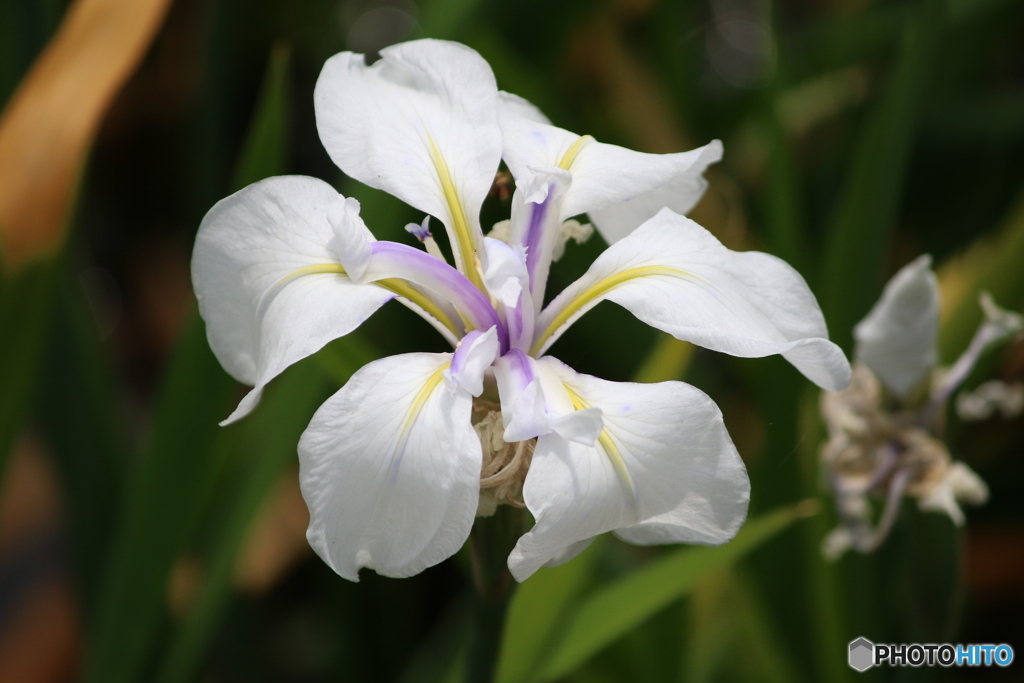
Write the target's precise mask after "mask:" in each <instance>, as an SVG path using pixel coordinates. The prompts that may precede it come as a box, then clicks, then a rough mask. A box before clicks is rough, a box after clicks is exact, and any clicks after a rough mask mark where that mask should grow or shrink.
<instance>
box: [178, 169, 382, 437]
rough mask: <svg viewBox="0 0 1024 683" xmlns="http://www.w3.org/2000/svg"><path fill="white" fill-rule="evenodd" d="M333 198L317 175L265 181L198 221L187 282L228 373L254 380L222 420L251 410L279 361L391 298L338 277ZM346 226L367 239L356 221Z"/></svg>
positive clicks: (311, 349)
mask: <svg viewBox="0 0 1024 683" xmlns="http://www.w3.org/2000/svg"><path fill="white" fill-rule="evenodd" d="M338 198H339V195H338V193H337V192H336V191H335V190H334V189H333V188H332V187H331V186H330V185H328V184H327V183H325V182H322V181H320V180H316V179H314V178H306V177H300V176H286V177H279V178H269V179H267V180H263V181H261V182H258V183H256V184H254V185H250V186H249V187H247V188H245V189H244V190H241V191H239V192H236V193H235V194H233V195H231V196H230V197H227V198H225V199H223V200H221V201H220V202H218V203H217V204H216V205H215V206H214V207H213V208H212V209H210V211H209V213H207V214H206V217H205V218H203V222H202V224H201V225H200V227H199V233H198V234H197V236H196V244H195V249H194V251H193V253H192V284H193V286H194V287H195V292H196V298H197V299H198V300H199V312H200V313H201V314H202V316H203V320H204V321H206V333H207V337H208V338H209V340H210V348H212V349H213V352H214V354H215V355H216V356H217V359H218V360H219V361H220V363H221V365H223V366H224V369H225V370H227V371H228V372H229V373H230V374H231V375H232V376H233V377H234V378H235V379H237V380H238V381H240V382H244V383H245V384H251V385H255V388H254V389H253V390H252V392H250V393H249V395H248V396H246V397H245V398H244V399H243V401H242V403H241V404H240V405H239V407H238V408H237V409H236V410H235V412H234V413H233V414H232V415H231V416H230V417H229V418H228V420H227V422H230V421H233V420H236V419H238V418H240V417H243V416H244V415H245V414H247V413H248V412H249V411H250V410H252V408H254V407H255V406H256V404H257V403H258V402H259V397H260V393H261V392H262V389H263V386H264V385H266V383H267V382H269V381H270V380H271V379H273V378H274V377H275V376H277V375H278V374H279V373H280V372H281V371H282V370H284V369H285V368H286V367H288V366H289V365H291V364H292V363H295V362H296V361H299V360H301V359H302V358H305V357H306V356H309V355H311V354H313V353H315V352H316V351H318V350H319V349H320V348H322V347H323V346H324V344H326V343H327V342H329V341H331V340H333V339H336V338H338V337H341V336H344V335H346V334H348V333H349V332H351V331H352V330H354V329H355V328H356V327H358V326H359V325H360V324H361V323H362V322H363V321H364V320H366V319H367V318H369V317H370V315H372V314H373V312H374V311H376V310H377V309H378V308H380V307H381V306H382V305H383V304H384V303H385V302H387V301H388V300H390V299H393V298H394V297H395V294H394V293H392V292H390V291H388V290H386V289H382V288H381V287H378V286H376V285H370V284H355V283H353V282H352V281H351V280H349V278H348V276H347V275H345V273H344V270H343V268H342V267H341V265H340V262H339V259H338V256H337V254H336V253H334V251H333V250H332V248H331V246H330V245H331V244H332V242H333V240H334V238H335V231H334V229H333V228H332V227H331V224H330V223H329V222H328V220H327V213H328V209H329V208H330V207H331V206H333V205H334V203H335V202H337V201H338ZM342 199H343V198H342ZM350 228H351V229H352V230H354V231H356V230H361V231H363V232H364V233H365V234H364V235H363V237H364V238H366V239H370V240H372V237H371V236H370V235H369V232H368V231H366V227H365V226H364V225H362V221H358V222H357V223H353V224H351V225H350Z"/></svg>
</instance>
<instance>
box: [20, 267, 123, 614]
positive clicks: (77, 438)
mask: <svg viewBox="0 0 1024 683" xmlns="http://www.w3.org/2000/svg"><path fill="white" fill-rule="evenodd" d="M65 280H66V282H65V283H64V286H63V287H62V292H61V293H60V295H59V296H58V297H57V311H56V315H55V316H54V322H53V329H52V333H51V334H50V341H49V345H48V348H47V355H46V362H45V364H44V367H43V368H42V373H41V379H40V396H39V404H38V408H37V413H38V415H37V418H36V419H37V420H38V421H39V423H40V424H41V426H42V428H43V429H42V433H43V437H44V438H45V439H46V440H47V443H48V445H49V451H50V454H51V455H52V456H53V462H54V465H55V466H56V470H57V473H58V475H59V479H60V486H61V491H62V493H63V497H62V500H63V504H64V506H65V509H66V510H65V511H66V515H65V520H66V523H67V524H68V527H69V532H70V533H69V536H70V542H71V546H72V551H73V561H74V565H75V568H76V573H77V576H78V582H77V583H78V589H79V591H78V592H79V595H80V597H81V600H82V603H83V606H84V607H85V611H86V614H87V615H89V616H90V617H91V616H92V608H93V605H94V601H95V597H96V590H97V586H98V584H99V576H100V571H101V569H102V564H103V560H104V558H105V557H106V553H107V551H108V550H109V545H110V537H111V533H112V530H113V528H114V519H115V515H116V513H117V503H118V500H119V499H120V495H121V487H122V484H123V481H122V480H123V478H124V477H123V476H122V475H123V472H124V469H125V466H126V464H127V450H128V449H127V443H126V441H125V435H124V433H123V430H122V424H123V420H122V419H119V418H120V417H121V416H120V415H119V412H118V403H117V401H116V399H115V387H114V382H113V381H112V380H113V377H114V376H115V375H114V372H113V368H112V367H111V365H110V362H109V360H110V359H109V358H107V357H106V354H105V352H104V351H105V349H104V348H103V347H102V346H101V342H100V339H99V334H98V329H97V326H96V322H95V320H93V318H92V317H91V316H90V314H89V302H88V301H87V300H86V298H85V296H84V295H83V292H82V289H81V286H80V285H79V283H78V282H77V279H69V278H67V277H65Z"/></svg>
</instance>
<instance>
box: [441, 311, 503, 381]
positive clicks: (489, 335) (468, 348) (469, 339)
mask: <svg viewBox="0 0 1024 683" xmlns="http://www.w3.org/2000/svg"><path fill="white" fill-rule="evenodd" d="M500 349H501V345H500V343H499V342H498V328H497V327H492V328H491V329H489V330H487V331H486V332H480V331H479V330H474V331H472V332H470V333H469V334H467V335H466V336H465V337H463V338H462V340H461V341H460V342H459V346H458V348H456V349H455V353H454V354H452V361H451V365H450V366H449V367H448V369H447V370H445V371H444V373H443V376H444V380H445V383H446V384H447V385H448V387H449V388H450V389H452V390H455V388H460V389H462V390H463V391H465V392H468V393H469V394H470V395H471V396H479V395H480V394H482V393H484V372H485V371H486V370H487V368H489V367H491V364H492V363H494V359H495V358H497V357H498V351H499V350H500Z"/></svg>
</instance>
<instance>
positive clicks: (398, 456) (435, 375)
mask: <svg viewBox="0 0 1024 683" xmlns="http://www.w3.org/2000/svg"><path fill="white" fill-rule="evenodd" d="M449 366H451V363H450V362H449V363H445V364H444V365H442V366H441V367H439V368H438V369H437V370H435V371H434V372H432V373H431V374H430V376H429V377H427V381H426V382H424V383H423V386H421V387H420V390H419V391H418V392H416V396H415V397H413V399H412V405H410V406H409V411H408V412H407V413H406V414H405V420H404V421H403V422H402V430H401V431H400V432H399V434H398V441H397V442H396V443H395V449H394V451H393V452H392V454H391V457H392V461H391V464H390V465H389V466H388V472H389V474H388V476H389V477H390V478H391V479H392V480H394V478H395V477H397V476H398V468H399V467H400V466H401V464H402V457H403V456H404V455H405V445H406V443H407V442H408V440H409V429H410V428H411V427H412V425H413V423H414V422H416V420H417V418H419V416H420V413H422V412H423V406H425V405H426V403H427V401H428V400H430V396H431V395H432V394H433V393H434V390H435V389H437V385H438V384H440V383H441V380H442V379H443V378H444V371H445V370H447V369H448V367H449Z"/></svg>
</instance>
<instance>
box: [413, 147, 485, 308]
mask: <svg viewBox="0 0 1024 683" xmlns="http://www.w3.org/2000/svg"><path fill="white" fill-rule="evenodd" d="M427 143H428V144H429V145H430V160H431V161H432V162H434V170H435V171H436V172H437V178H438V180H440V181H441V191H442V192H443V193H444V200H445V203H447V204H448V212H449V213H450V214H451V215H452V226H451V227H452V232H453V233H454V234H455V244H453V245H452V250H453V251H454V252H455V264H456V266H458V267H459V269H460V270H461V271H462V272H464V273H465V274H466V277H468V278H469V279H470V281H471V282H472V283H473V284H474V285H476V286H477V289H479V290H480V291H482V292H486V291H487V289H486V287H484V281H483V277H481V275H480V269H479V268H478V267H477V265H476V263H477V260H476V245H475V244H474V242H473V235H472V233H471V232H470V230H469V220H468V219H467V217H466V210H465V208H464V207H463V206H462V201H461V200H460V199H459V193H458V192H457V191H456V190H455V183H453V182H452V176H451V173H449V172H448V164H446V163H445V162H444V157H442V156H441V150H439V149H438V148H437V143H435V142H434V138H433V137H431V136H430V133H427Z"/></svg>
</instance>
